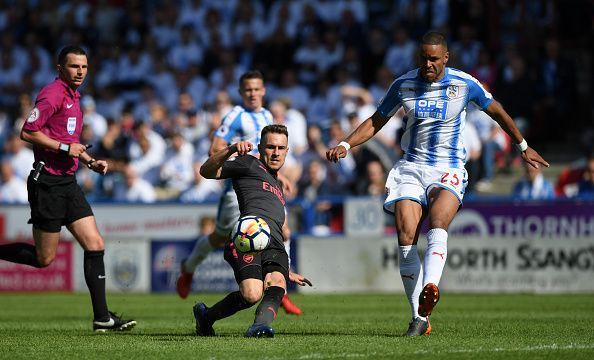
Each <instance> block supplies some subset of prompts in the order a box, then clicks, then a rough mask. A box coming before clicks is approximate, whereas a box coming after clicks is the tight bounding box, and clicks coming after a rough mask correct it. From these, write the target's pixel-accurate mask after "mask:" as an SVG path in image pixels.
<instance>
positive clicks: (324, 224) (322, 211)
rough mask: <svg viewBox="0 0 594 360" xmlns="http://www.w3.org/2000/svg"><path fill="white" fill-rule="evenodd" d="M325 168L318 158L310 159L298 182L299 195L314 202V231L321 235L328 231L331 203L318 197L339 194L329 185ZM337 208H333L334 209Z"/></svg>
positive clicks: (336, 189)
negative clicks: (304, 173)
mask: <svg viewBox="0 0 594 360" xmlns="http://www.w3.org/2000/svg"><path fill="white" fill-rule="evenodd" d="M326 175H327V170H326V167H325V165H324V163H322V162H321V161H319V160H312V161H310V162H309V164H307V170H306V175H305V176H304V177H303V178H301V180H300V181H299V184H298V188H299V192H298V194H299V196H300V197H301V198H303V199H304V200H307V201H309V202H311V203H312V204H315V210H316V212H315V220H314V232H315V233H317V234H319V235H322V234H328V233H329V232H330V219H331V217H332V213H331V212H332V208H333V206H332V203H331V202H330V201H328V200H320V197H324V196H329V195H338V194H340V189H339V188H337V187H336V186H333V185H331V184H330V183H329V182H328V180H327V178H326ZM336 210H337V209H334V211H336Z"/></svg>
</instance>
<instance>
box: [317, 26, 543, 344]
mask: <svg viewBox="0 0 594 360" xmlns="http://www.w3.org/2000/svg"><path fill="white" fill-rule="evenodd" d="M448 58H449V53H448V46H447V43H446V40H445V38H444V36H443V35H442V34H440V33H437V32H433V31H432V32H428V33H427V34H425V35H424V36H423V38H422V40H421V44H420V51H419V65H420V66H419V68H418V69H414V70H411V71H409V72H408V73H406V74H404V75H402V76H400V77H399V78H398V79H396V80H394V82H393V83H392V85H390V88H389V89H388V92H387V94H386V96H384V98H383V99H382V100H381V102H380V103H379V105H378V108H377V111H376V112H375V113H374V114H373V115H372V116H371V117H370V118H368V119H367V120H365V121H364V122H363V123H362V124H361V125H359V127H358V128H357V129H355V130H354V131H353V132H352V133H351V134H350V135H349V136H348V137H347V138H346V139H345V141H342V142H341V143H339V144H338V145H337V146H336V147H334V148H332V149H330V150H328V151H327V153H326V157H327V159H328V160H330V161H333V162H337V161H338V160H339V159H341V158H344V157H345V156H346V155H347V152H348V151H349V149H350V148H351V147H352V146H357V145H360V144H362V143H364V142H366V141H367V140H369V139H370V138H371V137H372V136H373V135H375V134H376V133H377V132H378V131H380V129H381V128H382V127H383V126H384V125H385V124H386V122H388V120H389V119H390V118H391V117H392V116H393V115H394V113H396V111H397V110H398V109H399V108H400V107H402V108H404V110H405V112H406V115H407V117H408V120H407V122H406V124H405V126H404V127H405V129H404V134H403V135H402V140H401V146H402V150H403V151H404V155H403V158H402V159H401V160H399V161H398V162H397V163H396V164H395V165H394V167H393V169H392V170H391V171H390V173H389V175H388V179H387V181H386V199H385V202H384V210H385V211H386V212H389V213H391V214H394V221H395V223H396V230H397V233H398V243H399V259H400V275H401V278H402V282H403V285H404V290H405V293H406V295H407V298H408V301H409V304H410V306H411V310H412V320H411V322H410V324H409V328H408V330H407V332H406V335H407V336H420V335H427V334H429V333H430V332H431V325H430V323H429V315H431V312H432V310H433V307H434V306H435V305H436V304H437V301H438V300H439V288H438V285H439V280H440V279H441V275H442V272H443V268H444V265H445V263H446V258H447V238H448V233H447V229H448V226H449V225H450V223H451V221H452V220H453V218H454V216H455V215H456V213H457V211H458V209H459V207H460V205H461V204H462V199H463V197H464V191H465V188H466V182H467V174H466V170H465V169H464V162H465V157H466V151H465V149H464V143H463V142H462V130H463V129H464V125H465V122H466V106H467V105H468V103H469V102H474V103H475V104H477V105H478V106H479V107H480V108H481V109H482V110H483V111H485V112H486V113H487V114H489V115H490V116H491V117H492V118H493V119H494V120H495V121H497V122H498V123H499V125H501V127H502V128H503V129H504V130H505V132H506V133H507V134H508V135H509V136H510V137H511V138H512V139H513V140H514V141H515V142H516V144H517V147H518V149H519V150H520V151H521V153H522V158H523V159H524V161H525V162H527V163H528V164H529V165H530V166H532V167H535V168H538V167H539V165H544V166H549V164H548V163H547V162H546V161H545V160H544V159H543V158H542V157H541V156H540V155H539V154H538V153H537V152H536V151H535V150H534V149H532V148H530V147H529V146H528V144H527V143H526V140H525V139H524V138H523V136H522V134H521V133H520V131H519V130H518V128H517V127H516V125H515V124H514V121H513V119H512V118H511V117H510V116H509V115H508V114H507V112H505V110H504V109H503V107H502V106H501V104H499V103H498V102H497V101H495V100H494V99H493V97H492V95H491V94H490V93H489V92H487V91H486V90H485V89H484V88H483V87H482V85H481V84H480V83H479V82H478V81H477V80H476V79H475V78H473V77H472V76H470V75H468V74H466V73H464V72H462V71H460V70H456V69H453V68H448V67H446V63H447V61H448ZM425 218H427V219H428V221H429V229H430V230H429V231H428V233H427V251H426V252H425V259H424V265H423V267H422V266H421V261H420V258H419V254H418V252H417V241H418V239H419V232H420V227H421V224H422V223H423V220H424V219H425Z"/></svg>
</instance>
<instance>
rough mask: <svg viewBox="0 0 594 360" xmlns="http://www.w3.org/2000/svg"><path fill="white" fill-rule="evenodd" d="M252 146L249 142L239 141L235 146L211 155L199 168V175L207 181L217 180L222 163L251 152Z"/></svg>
mask: <svg viewBox="0 0 594 360" xmlns="http://www.w3.org/2000/svg"><path fill="white" fill-rule="evenodd" d="M253 148H254V145H253V144H252V143H251V142H249V141H240V142H238V143H236V144H232V145H229V146H227V147H224V148H222V149H221V150H219V151H217V152H215V153H214V154H212V156H211V157H209V158H208V160H206V161H205V162H204V164H202V166H201V167H200V175H202V176H204V177H205V178H207V179H218V178H219V177H220V176H221V168H222V167H223V163H225V161H227V159H229V157H231V155H233V154H235V153H237V154H238V155H240V156H241V155H245V154H247V153H249V152H250V151H252V149H253Z"/></svg>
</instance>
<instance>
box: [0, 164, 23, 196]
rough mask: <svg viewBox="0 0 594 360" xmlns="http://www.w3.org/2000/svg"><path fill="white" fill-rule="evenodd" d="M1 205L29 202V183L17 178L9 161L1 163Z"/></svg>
mask: <svg viewBox="0 0 594 360" xmlns="http://www.w3.org/2000/svg"><path fill="white" fill-rule="evenodd" d="M0 177H1V179H2V182H1V183H0V203H6V204H26V203H27V200H28V195H27V183H26V182H25V180H23V179H21V178H19V177H17V176H15V174H14V170H13V169H12V165H11V163H10V161H9V160H7V159H4V160H2V162H1V163H0Z"/></svg>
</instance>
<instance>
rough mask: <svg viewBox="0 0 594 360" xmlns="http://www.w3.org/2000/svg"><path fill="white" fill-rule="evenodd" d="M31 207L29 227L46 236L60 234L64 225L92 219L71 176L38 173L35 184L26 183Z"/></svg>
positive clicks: (82, 196)
mask: <svg viewBox="0 0 594 360" xmlns="http://www.w3.org/2000/svg"><path fill="white" fill-rule="evenodd" d="M27 192H28V194H29V205H30V207H31V219H30V220H29V224H33V227H34V228H36V229H40V230H43V231H47V232H59V231H60V229H61V228H62V226H63V225H70V224H72V223H73V222H75V221H76V220H78V219H82V218H84V217H87V216H93V210H92V209H91V206H90V205H89V203H88V202H87V199H86V198H85V194H84V193H83V191H82V189H81V188H80V186H78V184H77V183H76V178H75V177H74V176H56V175H49V174H46V173H41V174H40V175H39V179H38V181H35V180H33V178H32V177H31V175H29V178H28V179H27Z"/></svg>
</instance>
